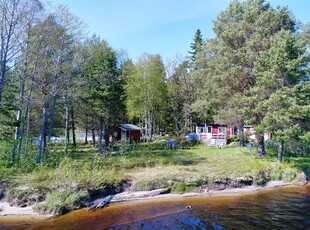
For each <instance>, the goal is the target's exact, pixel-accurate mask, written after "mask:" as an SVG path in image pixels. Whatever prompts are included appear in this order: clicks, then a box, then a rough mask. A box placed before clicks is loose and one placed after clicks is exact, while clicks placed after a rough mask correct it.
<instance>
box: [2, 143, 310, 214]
mask: <svg viewBox="0 0 310 230" xmlns="http://www.w3.org/2000/svg"><path fill="white" fill-rule="evenodd" d="M130 146H131V147H130ZM150 146H151V145H150V144H149V143H142V144H135V145H134V146H132V145H129V144H128V143H125V144H123V145H121V146H114V147H113V148H114V151H113V152H112V153H113V154H111V156H110V157H108V158H104V157H103V156H101V155H100V154H98V153H97V152H96V150H95V149H93V148H92V147H91V146H88V145H80V146H78V148H76V149H74V148H71V149H70V152H69V154H68V155H65V154H64V153H63V149H62V147H61V146H57V145H55V146H51V148H50V149H49V154H48V159H47V160H46V161H44V162H43V163H42V164H40V165H37V164H35V163H33V162H32V161H31V160H30V161H28V162H27V161H25V162H24V161H20V163H19V164H20V166H19V167H22V166H25V167H24V168H23V169H17V168H16V167H11V168H10V167H4V168H5V170H3V169H0V173H1V172H2V174H3V175H4V172H5V173H7V174H8V173H10V171H14V174H15V175H16V176H15V179H14V183H12V181H13V180H12V179H10V180H11V187H10V192H9V199H10V200H11V201H16V202H15V203H16V204H18V205H22V204H23V203H24V204H32V203H37V202H40V203H39V204H38V205H37V206H36V208H37V210H39V211H41V212H50V213H55V214H57V213H58V214H61V213H64V212H66V211H68V210H70V209H74V208H78V207H81V206H84V205H85V204H86V202H87V201H90V200H91V199H94V198H97V197H103V196H105V195H108V194H111V193H117V192H120V191H122V190H124V189H125V187H126V186H129V185H130V184H131V188H132V189H133V190H152V189H157V188H170V189H171V190H172V191H178V192H185V191H189V190H195V189H196V190H197V189H201V188H203V187H206V186H211V185H213V184H225V185H228V186H230V185H232V186H235V185H237V184H238V183H241V182H242V183H248V184H264V183H265V182H267V181H269V180H284V181H301V180H305V178H306V175H305V172H306V170H307V169H309V168H310V162H309V161H307V162H306V163H303V162H302V160H301V159H298V158H292V159H287V160H286V161H285V162H284V163H283V164H279V163H277V161H276V155H275V154H272V151H271V150H268V151H270V153H271V154H269V155H268V156H266V157H263V158H257V157H256V156H255V155H253V154H252V153H251V152H249V151H248V150H247V149H245V148H240V147H231V148H224V149H217V148H211V147H204V146H194V147H191V148H189V149H188V148H187V149H181V148H173V149H170V148H168V147H167V143H164V142H159V143H155V144H153V145H152V146H151V147H150ZM129 147H130V148H129ZM121 149H123V150H124V149H126V151H120V150H121ZM33 156H35V153H33ZM294 159H295V160H294ZM0 164H1V163H0ZM27 164H29V165H28V166H27V167H26V165H27ZM34 164H35V165H34ZM32 165H33V166H32ZM239 185H240V184H239ZM13 203H14V202H13Z"/></svg>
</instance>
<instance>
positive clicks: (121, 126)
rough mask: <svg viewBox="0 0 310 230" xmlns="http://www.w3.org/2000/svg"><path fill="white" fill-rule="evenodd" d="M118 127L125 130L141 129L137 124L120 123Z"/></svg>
mask: <svg viewBox="0 0 310 230" xmlns="http://www.w3.org/2000/svg"><path fill="white" fill-rule="evenodd" d="M120 128H121V129H122V130H125V131H133V130H141V129H140V128H139V127H138V126H136V125H133V124H121V125H120Z"/></svg>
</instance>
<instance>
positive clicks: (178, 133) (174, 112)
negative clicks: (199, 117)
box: [171, 96, 180, 137]
mask: <svg viewBox="0 0 310 230" xmlns="http://www.w3.org/2000/svg"><path fill="white" fill-rule="evenodd" d="M171 100H172V108H173V120H174V124H175V131H176V133H177V136H178V137H179V136H180V129H179V121H178V116H177V110H176V108H175V105H174V98H173V96H172V97H171Z"/></svg>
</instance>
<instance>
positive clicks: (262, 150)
mask: <svg viewBox="0 0 310 230" xmlns="http://www.w3.org/2000/svg"><path fill="white" fill-rule="evenodd" d="M257 145H258V149H257V156H260V157H261V156H264V155H265V143H264V135H258V136H257Z"/></svg>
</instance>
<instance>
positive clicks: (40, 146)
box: [37, 102, 48, 164]
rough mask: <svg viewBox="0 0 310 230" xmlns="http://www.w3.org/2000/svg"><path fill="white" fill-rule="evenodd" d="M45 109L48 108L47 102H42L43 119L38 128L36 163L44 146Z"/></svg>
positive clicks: (39, 160)
mask: <svg viewBox="0 0 310 230" xmlns="http://www.w3.org/2000/svg"><path fill="white" fill-rule="evenodd" d="M47 110H48V102H45V103H44V106H43V119H42V123H41V130H40V137H39V149H38V156H37V163H38V164H39V163H40V162H41V156H42V152H43V150H44V148H45V146H44V136H45V125H46V121H47Z"/></svg>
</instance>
